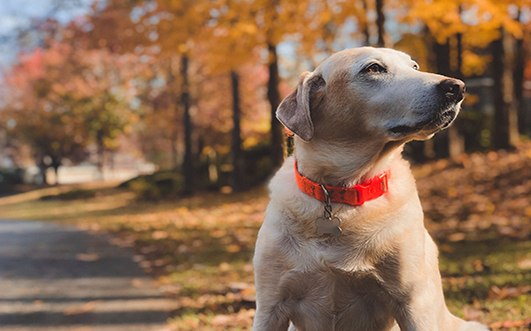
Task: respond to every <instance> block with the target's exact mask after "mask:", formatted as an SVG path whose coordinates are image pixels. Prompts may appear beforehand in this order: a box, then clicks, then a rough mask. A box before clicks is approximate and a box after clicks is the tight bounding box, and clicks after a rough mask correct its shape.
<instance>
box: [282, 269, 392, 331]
mask: <svg viewBox="0 0 531 331" xmlns="http://www.w3.org/2000/svg"><path fill="white" fill-rule="evenodd" d="M280 286H281V288H282V291H283V293H285V294H286V297H285V298H284V302H285V304H286V308H287V309H288V310H289V311H290V319H291V320H292V322H293V323H294V325H295V326H296V327H297V329H298V330H305V331H311V330H315V331H317V330H334V331H341V330H349V331H357V330H360V331H361V330H388V329H389V328H390V327H391V326H392V324H393V323H394V320H393V318H392V316H391V312H390V308H389V304H388V302H389V300H390V296H389V294H388V293H387V292H386V291H385V290H384V288H383V287H382V284H381V280H380V279H379V276H378V275H376V274H374V273H372V272H354V273H346V272H344V271H341V270H337V269H323V270H319V271H317V270H316V271H315V272H312V273H299V272H295V271H291V272H289V273H287V274H286V275H285V276H284V277H282V281H281V284H280Z"/></svg>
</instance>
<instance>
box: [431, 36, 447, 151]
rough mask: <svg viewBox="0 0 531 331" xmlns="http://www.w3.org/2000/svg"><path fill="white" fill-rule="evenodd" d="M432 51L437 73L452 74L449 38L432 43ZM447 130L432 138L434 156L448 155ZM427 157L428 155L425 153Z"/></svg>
mask: <svg viewBox="0 0 531 331" xmlns="http://www.w3.org/2000/svg"><path fill="white" fill-rule="evenodd" d="M433 51H434V53H435V55H436V58H435V60H436V64H437V73H438V74H440V75H444V76H451V75H452V67H451V65H450V40H449V39H447V40H446V42H445V43H444V44H439V43H438V42H437V41H435V42H434V44H433ZM448 136H449V130H444V131H442V132H441V133H438V134H436V135H435V137H434V138H433V146H434V153H431V155H435V156H436V157H448V156H449V146H448V141H449V140H450V138H449V137H448ZM426 156H427V157H428V155H426Z"/></svg>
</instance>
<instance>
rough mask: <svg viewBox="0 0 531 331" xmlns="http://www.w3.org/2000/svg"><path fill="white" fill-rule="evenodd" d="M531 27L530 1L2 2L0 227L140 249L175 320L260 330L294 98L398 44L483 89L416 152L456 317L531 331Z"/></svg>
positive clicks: (426, 66) (473, 90)
mask: <svg viewBox="0 0 531 331" xmlns="http://www.w3.org/2000/svg"><path fill="white" fill-rule="evenodd" d="M530 32H531V2H530V1H529V0H514V1H507V0H305V1H295V0H153V1H141V0H107V1H103V0H102V1H93V0H40V1H36V0H34V1H32V0H16V1H15V0H12V1H11V0H0V195H4V196H6V197H5V198H2V199H3V200H2V199H0V208H1V209H0V217H3V218H10V219H38V220H53V221H58V220H59V221H65V222H71V223H72V222H73V223H76V224H83V225H85V226H87V227H89V228H92V229H96V230H105V231H108V232H111V233H113V234H115V235H117V236H119V237H121V238H129V239H127V240H129V241H130V242H131V245H132V246H134V247H135V249H136V252H137V253H138V256H139V257H138V259H139V261H141V266H142V267H143V268H144V269H145V270H146V271H148V272H150V273H152V275H154V276H155V277H157V279H159V281H160V283H161V284H164V286H166V287H165V289H166V290H167V292H168V295H169V296H173V297H174V298H175V300H177V301H178V302H179V305H180V306H179V307H180V308H179V309H177V310H176V311H175V312H174V314H173V316H174V318H173V319H172V325H173V327H174V328H177V329H183V330H188V329H190V330H199V329H201V330H203V329H204V330H223V329H228V328H230V329H235V330H236V329H238V330H239V329H242V330H243V329H249V325H250V319H251V318H252V315H253V307H254V299H253V293H254V288H253V286H252V266H251V264H250V261H251V257H252V250H253V246H254V241H255V237H256V232H257V230H258V227H259V225H260V222H261V220H262V218H263V210H264V209H265V206H266V204H267V192H266V190H265V189H264V188H263V184H264V183H266V182H267V180H268V179H269V178H270V177H271V176H272V174H273V173H274V171H275V170H276V169H277V168H278V167H279V166H280V165H281V163H282V162H283V159H284V157H285V155H286V154H287V153H288V151H289V152H291V150H292V148H293V146H292V141H291V139H290V138H288V137H287V136H286V134H285V132H284V128H283V127H282V126H281V124H280V123H279V122H278V121H277V120H276V119H275V117H274V112H275V110H276V108H277V106H278V104H279V103H280V101H281V100H282V99H283V98H284V97H285V96H286V95H287V94H288V93H290V92H291V91H292V90H293V89H294V88H295V86H296V83H297V80H298V77H299V74H300V73H301V72H303V71H305V70H313V69H314V68H315V67H316V66H317V65H318V64H319V63H320V62H321V61H322V60H324V59H325V58H326V57H328V56H329V55H330V54H332V53H334V52H337V51H340V50H343V49H346V48H350V47H358V46H365V45H369V46H375V47H392V48H394V49H397V50H401V51H404V52H406V53H408V54H410V55H411V56H412V58H413V59H414V60H415V61H417V62H418V63H419V64H420V68H421V70H423V71H429V72H436V73H440V74H443V75H447V76H451V77H457V78H460V79H462V80H464V81H465V83H466V85H467V96H466V99H465V101H464V103H463V110H462V112H461V114H460V116H459V118H458V119H457V120H456V122H455V123H454V124H453V125H452V126H451V127H450V128H449V129H447V130H445V131H443V132H441V133H439V134H438V135H436V137H435V138H434V139H432V140H429V141H426V142H412V143H410V144H408V145H407V146H406V149H405V152H404V153H405V156H406V157H407V158H408V159H410V160H411V161H412V162H413V164H414V167H413V170H414V172H415V175H416V177H417V178H418V186H419V193H420V195H421V200H422V201H423V206H424V209H425V211H426V224H427V227H428V229H429V230H430V232H431V233H432V235H433V236H434V237H435V238H436V240H437V241H438V243H439V244H440V245H442V246H441V247H442V248H441V254H442V256H441V270H442V272H443V278H444V280H443V281H444V283H445V290H446V294H447V296H448V297H449V305H450V306H451V309H452V311H453V312H454V313H456V314H458V315H460V316H465V317H466V318H469V319H479V320H481V321H483V322H484V323H487V324H489V325H490V326H491V327H493V328H494V329H500V330H502V329H503V330H529V328H530V327H529V325H530V324H531V319H530V317H531V308H530V306H531V305H530V304H529V303H530V302H531V276H529V269H531V240H530V238H531V237H530V233H531V224H530V223H531V221H530V218H531V207H530V200H529V194H530V193H531V144H530V142H529V134H530V133H531V57H530V56H529V54H530V51H531V34H530ZM32 192H33V193H32ZM241 192H243V193H241ZM30 193H31V194H32V195H29V194H30Z"/></svg>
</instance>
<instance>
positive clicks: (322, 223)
mask: <svg viewBox="0 0 531 331" xmlns="http://www.w3.org/2000/svg"><path fill="white" fill-rule="evenodd" d="M315 225H316V226H317V235H318V236H322V235H324V234H333V235H334V236H336V237H337V236H339V235H341V232H342V230H341V228H340V225H341V219H340V218H339V217H332V218H325V217H319V218H318V219H317V220H315Z"/></svg>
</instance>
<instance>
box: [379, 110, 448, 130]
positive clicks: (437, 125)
mask: <svg viewBox="0 0 531 331" xmlns="http://www.w3.org/2000/svg"><path fill="white" fill-rule="evenodd" d="M456 117H457V110H455V109H450V110H447V111H445V112H443V113H440V114H437V115H436V116H435V118H430V119H428V120H425V121H421V122H418V123H416V124H414V125H398V126H394V127H392V128H390V129H389V132H390V133H391V135H392V136H394V137H405V136H409V135H412V134H414V133H417V132H419V131H421V130H430V131H439V130H443V129H446V128H447V127H448V126H449V125H450V124H452V122H453V121H454V119H455V118H456Z"/></svg>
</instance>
